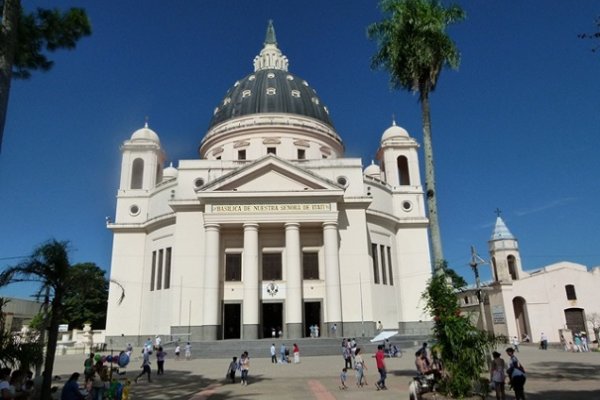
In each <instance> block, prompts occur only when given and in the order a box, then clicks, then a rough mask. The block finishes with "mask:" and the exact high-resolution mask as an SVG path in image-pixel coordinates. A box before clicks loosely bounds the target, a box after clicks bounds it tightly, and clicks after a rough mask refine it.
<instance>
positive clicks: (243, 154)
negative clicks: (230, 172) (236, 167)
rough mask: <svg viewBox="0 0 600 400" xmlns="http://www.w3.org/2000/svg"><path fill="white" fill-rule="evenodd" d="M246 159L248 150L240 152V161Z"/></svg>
mask: <svg viewBox="0 0 600 400" xmlns="http://www.w3.org/2000/svg"><path fill="white" fill-rule="evenodd" d="M245 159H246V150H238V160H245Z"/></svg>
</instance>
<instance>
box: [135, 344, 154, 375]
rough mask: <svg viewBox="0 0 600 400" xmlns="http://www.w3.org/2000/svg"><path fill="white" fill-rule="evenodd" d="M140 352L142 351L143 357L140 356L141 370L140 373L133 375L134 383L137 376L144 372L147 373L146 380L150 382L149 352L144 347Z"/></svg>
mask: <svg viewBox="0 0 600 400" xmlns="http://www.w3.org/2000/svg"><path fill="white" fill-rule="evenodd" d="M142 353H143V358H142V372H140V374H139V375H138V376H136V377H135V383H137V381H138V378H139V377H141V376H142V375H144V374H146V375H148V382H152V378H151V376H150V375H151V372H152V371H151V370H150V352H149V351H148V349H147V348H146V349H144V350H142Z"/></svg>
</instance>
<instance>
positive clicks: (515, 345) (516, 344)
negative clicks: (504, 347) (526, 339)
mask: <svg viewBox="0 0 600 400" xmlns="http://www.w3.org/2000/svg"><path fill="white" fill-rule="evenodd" d="M510 344H511V345H512V347H513V349H515V351H516V352H517V353H518V352H519V338H517V337H516V336H513V337H512V340H511V341H510Z"/></svg>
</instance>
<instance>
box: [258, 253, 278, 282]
mask: <svg viewBox="0 0 600 400" xmlns="http://www.w3.org/2000/svg"><path fill="white" fill-rule="evenodd" d="M262 275H263V276H262V278H263V280H264V281H280V280H281V253H264V254H263V255H262Z"/></svg>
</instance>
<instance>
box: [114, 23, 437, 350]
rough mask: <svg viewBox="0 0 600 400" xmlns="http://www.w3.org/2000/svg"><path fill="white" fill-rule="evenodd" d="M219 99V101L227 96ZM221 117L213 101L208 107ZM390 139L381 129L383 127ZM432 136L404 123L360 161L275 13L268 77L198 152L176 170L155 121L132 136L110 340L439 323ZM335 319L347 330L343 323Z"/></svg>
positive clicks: (117, 233)
mask: <svg viewBox="0 0 600 400" xmlns="http://www.w3.org/2000/svg"><path fill="white" fill-rule="evenodd" d="M215 101H217V99H215ZM209 112H210V111H207V114H208V113H209ZM374 139H375V140H377V137H374ZM418 149H419V145H418V143H417V142H416V141H415V140H414V139H413V138H411V137H410V135H409V134H408V132H407V131H406V130H404V129H403V128H401V127H399V126H396V124H395V123H394V124H393V125H392V126H391V127H389V128H388V129H387V130H385V132H383V135H382V136H381V140H380V145H379V150H378V152H377V154H376V156H375V158H376V159H377V161H378V164H372V165H369V166H367V167H366V168H364V169H363V165H362V162H361V160H360V159H358V158H345V157H344V144H343V142H342V136H341V134H340V133H338V132H337V131H336V129H335V127H334V124H333V122H332V120H331V118H330V115H329V110H328V108H327V107H326V106H325V105H324V104H323V102H322V100H321V99H320V98H319V97H318V96H317V94H316V91H315V90H314V89H313V88H312V87H311V86H310V85H309V84H308V82H307V81H306V80H304V79H303V78H301V77H299V76H298V75H295V74H293V73H291V72H289V71H288V59H287V58H286V57H285V56H284V55H283V54H282V52H281V51H280V49H279V48H278V46H277V41H276V38H275V31H274V29H273V26H272V24H271V23H269V26H268V28H267V34H266V39H265V42H264V47H263V48H262V50H261V51H260V54H259V55H257V56H256V57H255V59H254V71H253V72H251V73H250V74H248V75H246V76H245V77H243V78H241V79H239V80H237V81H235V82H234V83H233V84H232V87H231V88H230V89H229V90H228V91H227V93H226V95H225V96H224V98H223V99H222V100H221V101H220V102H219V103H218V104H217V106H216V108H215V109H214V112H213V114H212V120H211V121H210V124H209V126H208V129H207V131H206V133H205V134H204V138H203V139H202V141H201V144H200V147H199V150H198V152H199V157H198V159H192V160H179V161H178V162H177V164H176V167H174V166H172V165H171V166H168V167H166V168H165V160H166V159H167V157H166V152H165V149H163V147H162V146H161V142H160V138H159V135H158V134H157V133H156V132H154V131H153V130H151V129H150V128H149V127H148V126H147V124H146V126H145V127H143V128H141V129H139V130H137V131H135V132H134V133H133V134H132V135H131V137H130V139H129V140H125V142H124V143H123V145H122V146H121V152H122V164H121V179H120V186H119V189H118V192H117V204H116V214H115V218H114V221H112V222H109V223H108V228H109V229H110V230H111V231H112V233H113V235H114V236H113V248H112V264H111V276H110V277H111V279H112V280H114V281H115V282H118V284H119V285H121V286H122V287H123V288H124V291H125V298H124V300H123V301H122V302H121V303H119V297H120V295H121V289H120V288H119V286H118V285H116V284H113V283H111V285H110V295H109V303H108V317H107V324H106V337H107V340H108V339H113V341H114V343H121V342H123V343H127V342H130V343H136V342H139V341H140V340H144V339H145V338H147V337H149V336H151V335H182V337H185V336H183V335H188V337H189V338H190V340H193V341H197V340H220V339H236V338H239V339H260V338H264V337H269V338H270V337H271V335H272V332H273V330H276V331H279V330H281V331H282V332H283V337H286V338H300V337H307V336H309V334H310V327H311V326H315V325H316V326H318V327H319V329H320V332H321V334H322V335H323V336H332V335H335V336H338V337H342V336H345V337H348V336H350V337H360V336H369V335H373V334H374V332H375V330H376V324H377V323H378V321H381V323H382V324H383V326H384V328H385V329H395V330H399V331H400V332H404V333H423V332H425V333H428V332H429V327H430V324H429V322H428V319H429V318H428V317H427V316H426V315H425V314H424V312H423V310H422V306H423V304H422V302H421V295H422V293H423V291H424V289H425V287H426V284H427V281H428V279H429V278H430V276H431V260H430V254H429V240H428V235H427V230H428V219H427V217H426V213H425V204H424V192H423V186H422V184H421V177H420V173H419V160H418ZM334 326H335V328H334Z"/></svg>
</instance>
